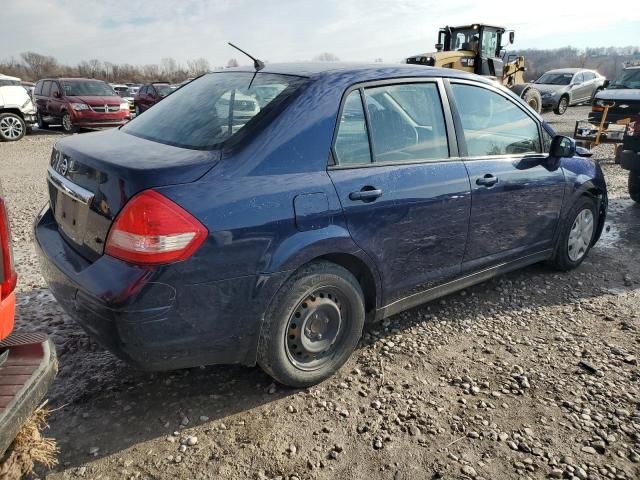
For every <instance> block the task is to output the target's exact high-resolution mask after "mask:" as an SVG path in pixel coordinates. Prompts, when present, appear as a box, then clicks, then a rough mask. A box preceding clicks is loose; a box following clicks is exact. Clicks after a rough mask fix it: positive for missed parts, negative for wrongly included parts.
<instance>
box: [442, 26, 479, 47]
mask: <svg viewBox="0 0 640 480" xmlns="http://www.w3.org/2000/svg"><path fill="white" fill-rule="evenodd" d="M479 39H480V37H479V32H478V30H477V29H475V28H464V29H460V30H453V31H452V32H451V45H449V49H450V50H471V51H475V52H476V53H477V51H478V42H479Z"/></svg>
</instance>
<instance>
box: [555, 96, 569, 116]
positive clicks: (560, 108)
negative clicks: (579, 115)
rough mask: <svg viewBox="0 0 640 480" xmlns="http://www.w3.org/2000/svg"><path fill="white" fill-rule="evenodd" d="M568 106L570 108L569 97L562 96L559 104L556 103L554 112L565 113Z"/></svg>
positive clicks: (557, 113)
mask: <svg viewBox="0 0 640 480" xmlns="http://www.w3.org/2000/svg"><path fill="white" fill-rule="evenodd" d="M567 108H569V98H568V97H562V98H560V101H559V102H558V105H556V108H554V109H553V113H555V114H556V115H564V114H565V112H566V111H567Z"/></svg>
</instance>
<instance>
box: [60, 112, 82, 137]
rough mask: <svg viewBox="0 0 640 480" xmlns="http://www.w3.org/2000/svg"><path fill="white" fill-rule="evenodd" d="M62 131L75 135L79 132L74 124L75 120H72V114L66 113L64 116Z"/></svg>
mask: <svg viewBox="0 0 640 480" xmlns="http://www.w3.org/2000/svg"><path fill="white" fill-rule="evenodd" d="M62 129H63V130H64V131H65V132H66V133H75V132H77V131H78V127H76V126H75V125H74V124H73V120H71V114H69V112H64V113H63V114H62Z"/></svg>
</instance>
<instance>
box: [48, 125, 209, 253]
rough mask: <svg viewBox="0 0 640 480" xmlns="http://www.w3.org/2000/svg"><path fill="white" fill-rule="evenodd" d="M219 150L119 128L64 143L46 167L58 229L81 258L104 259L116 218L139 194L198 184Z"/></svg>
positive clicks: (55, 149)
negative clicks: (157, 139)
mask: <svg viewBox="0 0 640 480" xmlns="http://www.w3.org/2000/svg"><path fill="white" fill-rule="evenodd" d="M219 159H220V152H219V151H218V150H190V149H185V148H178V147H174V146H171V145H165V144H161V143H158V142H153V141H150V140H145V139H143V138H140V137H136V136H133V135H130V134H127V133H124V132H122V131H120V130H118V129H114V130H108V131H104V132H96V133H87V134H82V135H74V136H72V137H67V138H65V139H63V140H60V141H59V142H58V143H57V144H56V146H55V147H54V149H53V152H52V154H51V161H50V165H49V167H48V172H47V177H48V185H49V200H50V204H51V209H52V211H53V214H54V217H55V219H56V223H57V224H58V230H59V231H60V233H61V235H62V236H63V237H64V238H65V240H67V242H68V243H69V244H70V245H71V246H72V247H73V248H74V249H76V250H77V251H78V252H79V253H80V254H81V255H82V256H84V257H85V258H87V259H88V260H90V261H92V260H95V259H96V258H98V257H99V256H100V255H102V253H103V250H104V243H105V241H106V238H107V234H108V232H109V227H110V226H111V224H112V222H113V220H114V219H115V217H116V215H117V214H118V212H120V210H121V209H122V207H123V206H124V205H125V203H126V202H127V201H128V200H129V199H130V198H131V197H132V196H134V195H135V194H136V193H138V192H140V191H142V190H145V189H148V188H152V187H160V186H165V185H172V184H180V183H189V182H193V181H195V180H197V179H198V178H200V177H201V176H202V175H204V174H205V173H206V172H207V171H208V170H209V169H211V168H212V167H213V166H214V165H215V164H216V163H217V161H218V160H219Z"/></svg>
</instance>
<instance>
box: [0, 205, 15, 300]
mask: <svg viewBox="0 0 640 480" xmlns="http://www.w3.org/2000/svg"><path fill="white" fill-rule="evenodd" d="M0 255H1V256H2V260H1V261H2V263H1V264H0V267H2V277H0V279H1V280H2V283H0V298H1V299H2V300H4V299H5V298H7V296H9V294H10V293H11V292H13V289H14V288H16V282H17V281H18V274H17V273H16V270H15V268H14V266H13V250H12V249H11V227H10V226H9V216H8V214H7V208H6V206H5V203H4V200H2V198H0Z"/></svg>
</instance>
